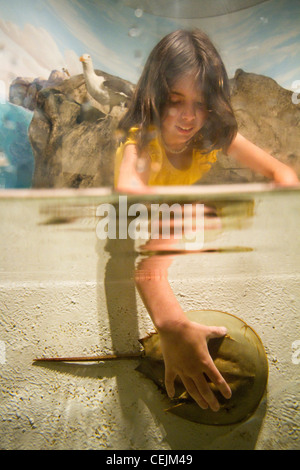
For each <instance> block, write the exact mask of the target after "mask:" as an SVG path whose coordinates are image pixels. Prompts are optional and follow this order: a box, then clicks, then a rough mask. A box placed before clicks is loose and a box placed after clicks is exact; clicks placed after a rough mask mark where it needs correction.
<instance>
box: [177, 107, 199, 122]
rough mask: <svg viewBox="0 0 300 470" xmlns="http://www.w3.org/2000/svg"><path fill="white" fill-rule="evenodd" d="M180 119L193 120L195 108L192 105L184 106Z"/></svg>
mask: <svg viewBox="0 0 300 470" xmlns="http://www.w3.org/2000/svg"><path fill="white" fill-rule="evenodd" d="M181 115H182V117H183V118H184V119H186V120H191V119H194V118H195V116H196V112H195V107H194V105H193V104H186V105H185V106H184V108H183V110H182V113H181Z"/></svg>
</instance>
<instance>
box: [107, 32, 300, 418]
mask: <svg viewBox="0 0 300 470" xmlns="http://www.w3.org/2000/svg"><path fill="white" fill-rule="evenodd" d="M119 129H120V131H121V132H122V133H123V135H124V139H123V142H122V143H121V145H120V146H119V148H118V150H117V154H116V164H115V187H116V189H117V190H119V191H125V192H128V193H129V192H130V193H137V192H140V193H149V192H155V191H157V188H156V189H155V186H160V185H186V184H193V183H195V182H196V181H198V180H199V179H200V178H201V177H202V176H203V175H204V174H205V173H206V172H207V171H209V169H210V167H211V163H213V162H214V161H215V160H216V157H217V152H218V150H220V149H222V150H223V151H224V152H225V153H227V154H229V155H232V156H234V157H235V158H236V159H238V160H239V161H241V162H242V163H244V164H245V165H247V166H249V167H250V168H251V169H253V170H255V171H258V172H260V173H262V174H263V175H265V176H267V177H269V178H271V179H273V180H274V181H275V182H276V183H279V184H280V185H294V184H298V178H297V176H296V174H295V172H294V171H293V170H292V169H291V168H289V167H287V166H286V165H284V164H283V163H281V162H279V161H278V160H277V159H275V158H273V157H272V156H271V155H269V154H268V153H266V152H265V151H263V150H261V149H260V148H258V147H257V146H255V145H254V144H252V143H251V142H249V141H248V140H247V139H245V138H244V137H242V136H241V135H240V134H239V133H238V132H237V123H236V119H235V117H234V113H233V110H232V107H231V104H230V93H229V84H228V77H227V74H226V71H225V67H224V64H223V62H222V60H221V58H220V56H219V54H218V52H217V51H216V49H215V48H214V46H213V45H212V43H211V41H210V40H209V38H208V37H207V36H206V35H205V34H204V33H202V32H200V31H199V30H195V31H183V30H179V31H175V32H173V33H171V34H168V35H167V36H166V37H164V38H163V39H162V40H161V41H160V42H159V43H158V44H157V46H156V47H155V48H154V49H153V51H152V52H151V54H150V56H149V58H148V61H147V63H146V65H145V68H144V71H143V73H142V76H141V78H140V80H139V82H138V84H137V87H136V91H135V94H134V97H133V100H132V102H131V105H130V107H129V109H128V111H127V113H126V114H125V116H124V117H123V118H122V119H121V121H120V124H119ZM150 264H151V263H150ZM141 272H142V274H141ZM158 272H159V271H158V270H157V266H156V269H155V275H153V276H152V275H151V269H150V271H149V272H148V274H147V273H146V274H145V271H138V274H137V276H136V283H137V287H138V288H139V291H140V294H141V296H142V298H143V301H144V303H145V305H146V307H147V309H148V311H149V313H150V315H151V318H152V320H153V322H154V324H155V326H156V328H157V330H158V332H159V334H160V339H161V347H162V352H163V356H164V361H165V370H166V375H165V385H166V389H167V392H168V394H169V396H170V397H171V396H173V395H174V380H175V378H176V376H177V375H178V376H179V377H180V379H181V380H182V382H183V383H184V385H185V387H186V389H187V391H188V392H189V394H190V395H191V396H192V397H193V398H194V399H195V400H196V402H197V403H198V404H199V406H201V407H202V408H208V407H210V408H211V409H213V410H215V411H217V410H218V409H219V403H218V401H217V399H216V397H215V395H214V394H213V393H212V391H211V389H210V387H209V386H208V382H207V379H206V376H207V377H208V378H209V379H210V380H211V381H212V382H213V383H214V384H215V385H216V386H217V388H218V389H219V390H220V392H221V393H222V395H223V396H224V397H225V398H230V396H231V391H230V388H229V386H228V384H227V383H226V381H225V380H224V378H223V377H222V376H221V374H220V373H219V371H218V370H217V369H216V367H215V365H214V363H213V361H212V359H211V357H210V355H209V352H208V348H207V341H208V339H209V338H212V337H218V336H224V334H226V331H225V329H223V328H216V327H206V326H203V325H198V324H194V323H192V322H190V321H188V320H187V318H186V316H185V314H184V312H183V311H182V309H181V307H180V305H179V304H178V302H177V300H176V298H175V296H174V294H173V292H172V290H171V288H170V286H169V284H168V282H167V276H166V275H165V271H164V270H162V271H161V274H157V273H158Z"/></svg>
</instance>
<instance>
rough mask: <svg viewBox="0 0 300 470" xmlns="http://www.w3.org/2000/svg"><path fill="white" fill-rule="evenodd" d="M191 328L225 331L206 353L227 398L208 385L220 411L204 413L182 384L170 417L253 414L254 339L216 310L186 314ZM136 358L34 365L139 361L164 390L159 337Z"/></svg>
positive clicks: (261, 368)
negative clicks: (229, 393) (196, 325)
mask: <svg viewBox="0 0 300 470" xmlns="http://www.w3.org/2000/svg"><path fill="white" fill-rule="evenodd" d="M186 315H187V317H188V318H189V319H190V320H191V321H194V322H197V323H200V324H203V325H207V326H225V327H226V328H227V331H228V334H227V335H226V336H225V337H223V338H214V339H210V340H209V342H208V349H209V352H210V355H211V357H212V359H213V360H214V362H215V365H216V367H217V368H218V369H219V371H220V372H221V374H222V375H223V377H224V378H225V380H226V381H227V383H228V384H229V386H230V388H231V391H232V396H231V398H230V399H229V400H226V399H225V398H224V397H223V395H221V393H220V392H219V391H218V390H217V389H216V387H215V385H214V384H212V383H210V387H211V388H212V390H213V392H214V393H215V394H216V397H217V399H218V401H219V403H220V410H219V411H218V412H214V411H212V410H211V409H206V410H203V409H202V408H200V407H199V406H198V405H197V403H196V402H195V401H194V400H193V399H192V398H191V397H190V396H189V395H188V393H187V392H186V390H185V388H184V386H183V384H182V383H181V381H178V382H177V383H176V387H175V388H176V393H175V398H173V399H169V398H168V400H169V402H170V407H169V408H168V409H167V410H166V411H167V412H169V413H172V414H174V415H177V416H180V417H182V418H184V419H187V420H189V421H193V422H196V423H200V424H207V425H230V424H236V423H239V422H241V421H245V420H246V419H248V418H249V417H250V416H251V415H252V414H253V413H254V412H255V410H256V409H257V407H258V405H259V403H260V401H261V400H262V398H263V395H264V393H265V390H266V386H267V381H268V361H267V356H266V353H265V350H264V347H263V344H262V342H261V340H260V338H259V337H258V335H257V334H256V333H255V331H254V330H253V329H252V328H251V327H250V326H248V325H247V324H246V323H245V322H244V321H243V320H241V319H240V318H238V317H236V316H234V315H231V314H229V313H225V312H220V311H215V310H195V311H190V312H187V313H186ZM140 343H141V344H142V346H143V352H142V353H141V354H138V355H137V354H122V355H111V356H90V357H69V358H68V357H64V358H63V357H54V358H40V359H36V360H35V361H65V362H69V361H75V362H78V361H87V362H89V361H105V360H120V359H138V360H139V362H140V363H139V365H138V367H137V368H136V370H138V371H139V372H140V373H142V374H143V375H144V376H146V377H148V378H149V379H151V380H152V381H153V382H154V383H155V384H156V385H157V386H158V387H159V388H160V389H161V390H162V391H164V392H165V393H166V390H165V386H164V373H165V370H164V361H163V356H162V352H161V349H160V340H159V335H158V333H152V334H150V335H148V336H147V337H146V338H143V339H141V340H140Z"/></svg>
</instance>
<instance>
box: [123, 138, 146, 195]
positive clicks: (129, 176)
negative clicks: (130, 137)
mask: <svg viewBox="0 0 300 470" xmlns="http://www.w3.org/2000/svg"><path fill="white" fill-rule="evenodd" d="M149 172H150V157H149V156H148V154H147V153H146V152H145V153H143V154H142V155H141V156H139V155H138V151H137V148H136V145H134V144H128V145H126V147H125V149H124V154H123V158H122V162H121V165H120V169H119V178H118V183H117V186H116V190H117V191H120V192H126V193H148V192H152V190H151V188H150V187H149V186H147V183H148V179H149Z"/></svg>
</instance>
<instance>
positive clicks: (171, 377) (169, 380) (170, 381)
mask: <svg viewBox="0 0 300 470" xmlns="http://www.w3.org/2000/svg"><path fill="white" fill-rule="evenodd" d="M175 378H176V373H175V372H173V371H172V370H169V369H167V367H166V369H165V387H166V391H167V394H168V397H169V398H173V397H174V395H175V387H174V381H175Z"/></svg>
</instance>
